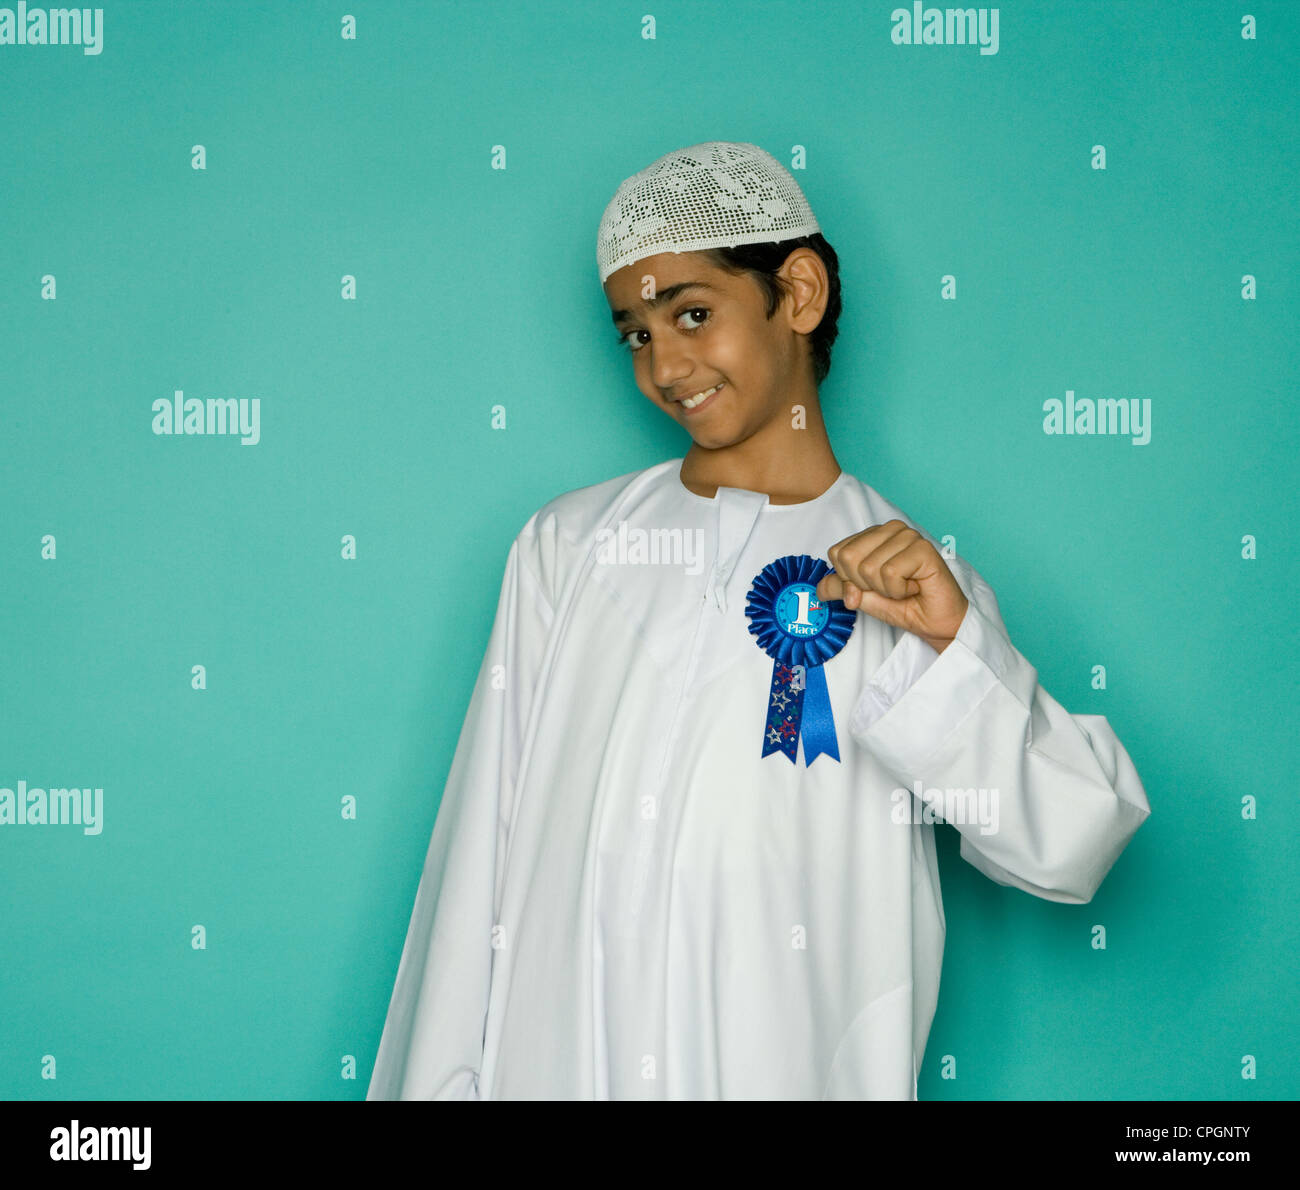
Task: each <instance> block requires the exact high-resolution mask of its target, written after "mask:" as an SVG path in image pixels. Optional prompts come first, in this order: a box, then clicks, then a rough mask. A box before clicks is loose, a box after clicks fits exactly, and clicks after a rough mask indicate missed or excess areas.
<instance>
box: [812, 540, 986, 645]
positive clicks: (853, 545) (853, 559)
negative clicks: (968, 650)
mask: <svg viewBox="0 0 1300 1190" xmlns="http://www.w3.org/2000/svg"><path fill="white" fill-rule="evenodd" d="M826 557H827V560H828V561H829V562H830V564H831V565H832V566H833V567H834V568H835V569H834V571H833V572H832V573H830V574H828V575H826V576H825V577H823V579H822V581H821V582H819V583H818V584H817V598H818V599H840V600H843V601H844V606H845V607H847V608H849V609H850V610H851V611H864V612H866V613H867V614H868V615H869V616H874V617H875V618H876V619H877V620H883V621H884V622H885V623H886V624H892V625H894V626H895V627H896V628H904V629H906V630H907V631H908V632H910V633H912V634H913V635H915V636H919V637H920V638H921V639H922V640H923V641H925V642H926V644H928V645H929V646H930V647H931V648H933V649H934V650H936V651H937V652H939V653H942V652H943V651H944V649H946V648H947V647H948V645H949V644H951V643H952V638H953V637H954V636H956V635H957V629H958V628H960V627H961V622H962V620H963V619H965V616H966V608H967V607H968V606H969V604H968V601H967V599H966V596H965V595H964V594H963V593H962V589H961V588H960V587H959V586H958V585H957V580H956V579H955V578H953V576H952V571H950V570H949V569H948V566H947V564H946V563H945V562H944V560H943V558H942V557H941V556H940V555H939V551H938V550H936V549H935V548H934V546H933V545H931V544H930V542H928V541H927V540H926V539H925V538H924V537H922V536H921V534H920V533H918V532H917V531H916V530H915V529H913V528H911V527H910V526H908V525H905V524H903V522H902V521H886V522H885V523H884V524H883V525H872V526H871V527H870V528H869V529H864V530H863V531H862V532H861V533H855V534H853V536H852V537H846V538H844V540H843V541H837V542H836V543H835V544H834V545H833V546H831V547H830V548H829V549H828V550H827V551H826Z"/></svg>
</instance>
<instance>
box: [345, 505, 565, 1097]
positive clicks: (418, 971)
mask: <svg viewBox="0 0 1300 1190" xmlns="http://www.w3.org/2000/svg"><path fill="white" fill-rule="evenodd" d="M526 532H527V530H525V533H521V534H520V536H519V538H517V539H516V540H515V542H514V543H513V544H512V545H511V547H510V552H509V555H508V556H507V560H506V568H505V579H504V581H503V583H502V586H501V595H500V599H499V601H498V604H497V610H496V618H495V620H494V622H493V625H492V633H491V637H490V639H489V641H488V646H487V651H486V653H485V654H484V657H483V661H482V664H481V665H480V667H479V672H478V678H477V681H476V682H475V685H474V691H473V694H472V696H471V698H470V704H469V709H468V711H467V713H466V715H465V720H464V723H463V725H462V727H461V731H460V737H459V740H458V742H457V744H456V751H455V753H454V755H453V758H452V763H451V768H450V771H449V773H448V776H447V783H446V785H445V787H444V789H443V794H442V801H441V803H440V804H439V806H438V812H437V817H436V820H435V822H434V826H433V834H432V837H431V839H430V842H429V849H428V853H427V856H426V858H425V862H424V869H423V872H422V874H421V877H420V883H419V887H418V888H417V890H416V894H415V905H414V908H413V910H412V913H411V920H410V926H409V928H408V930H407V934H406V942H405V945H404V946H403V949H402V957H401V960H400V961H399V963H398V968H397V978H396V982H395V984H394V987H393V994H392V998H391V1000H390V1002H389V1007H388V1016H387V1019H386V1020H385V1022H384V1029H383V1034H382V1036H381V1037H380V1041H379V1051H378V1054H377V1056H376V1058H375V1067H374V1071H373V1073H372V1074H371V1078H370V1088H369V1090H368V1092H367V1094H366V1098H367V1099H477V1098H478V1074H479V1068H480V1065H481V1063H482V1057H483V1029H484V1021H485V1018H486V1015H487V1001H488V988H489V985H490V982H491V975H492V961H493V956H494V954H495V951H494V949H493V946H492V931H493V925H494V923H495V921H496V912H497V910H498V909H499V903H498V900H499V895H500V873H501V870H502V864H503V861H504V858H505V846H506V842H507V840H508V837H509V824H510V821H511V811H512V807H513V802H514V790H515V780H516V777H517V774H518V770H519V755H520V747H521V744H522V740H523V731H524V726H525V724H526V723H527V720H528V713H529V709H530V707H531V704H532V699H533V694H534V691H535V689H536V685H537V678H538V672H539V669H540V665H541V658H542V652H543V647H544V645H545V641H546V633H547V631H548V629H549V627H550V623H551V616H552V612H551V607H550V604H549V603H548V601H547V599H546V596H545V593H544V591H543V588H542V586H541V584H540V583H539V581H538V579H537V577H536V575H535V574H534V572H533V570H532V569H531V567H530V565H529V563H528V561H527V558H528V553H529V551H528V549H527V548H526V542H527V541H528V538H527V536H526ZM497 667H503V668H501V669H498V668H497Z"/></svg>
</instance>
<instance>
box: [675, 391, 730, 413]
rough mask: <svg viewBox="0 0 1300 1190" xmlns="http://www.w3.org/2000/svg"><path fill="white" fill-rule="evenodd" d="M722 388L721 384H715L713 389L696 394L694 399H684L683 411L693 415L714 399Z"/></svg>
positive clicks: (682, 401) (682, 402)
mask: <svg viewBox="0 0 1300 1190" xmlns="http://www.w3.org/2000/svg"><path fill="white" fill-rule="evenodd" d="M721 387H722V385H721V384H715V385H714V386H713V387H712V388H706V389H705V390H704V391H703V392H702V393H696V394H695V396H693V397H683V398H682V400H681V402H680V404H681V407H682V409H683V410H684V411H685V412H687V413H691V412H693V411H694V410H696V409H698V408H699V407H700V406H701V405H704V404H707V403H708V402H709V401H710V400H712V399H713V396H714V394H715V393H717V391H718V390H719V389H720V388H721Z"/></svg>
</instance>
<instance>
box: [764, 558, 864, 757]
mask: <svg viewBox="0 0 1300 1190" xmlns="http://www.w3.org/2000/svg"><path fill="white" fill-rule="evenodd" d="M830 572H831V566H830V564H829V563H827V562H824V561H822V560H821V559H820V558H811V557H809V556H808V555H807V554H787V555H786V556H785V557H783V558H777V559H776V561H775V562H769V563H768V564H767V565H766V566H764V567H763V569H762V570H761V571H760V572H759V573H758V574H757V575H756V576H755V577H754V582H753V585H752V586H751V587H750V589H749V602H748V603H747V604H746V605H745V615H746V616H748V617H749V631H750V632H751V633H752V634H753V635H754V636H755V637H756V638H757V644H758V647H759V648H761V649H762V650H763V652H765V653H766V654H767V655H768V656H769V657H771V658H772V684H771V689H770V692H769V695H768V704H767V721H766V723H765V724H764V727H763V756H770V755H771V754H772V753H773V752H781V753H784V754H785V755H786V756H788V757H789V758H790V763H791V764H794V763H795V755H796V752H797V750H798V747H799V738H800V735H801V734H802V736H803V752H804V763H805V764H812V762H813V761H814V760H816V759H817V757H818V756H820V755H821V754H822V753H823V752H824V753H826V755H827V756H830V757H832V758H833V759H835V760H839V758H840V750H839V745H838V743H837V742H836V739H835V719H834V717H833V716H832V715H831V700H830V694H829V693H828V691H827V689H826V675H825V674H824V673H822V666H823V665H825V664H826V662H827V661H829V660H830V659H831V658H832V657H834V656H835V654H836V653H838V652H839V651H840V650H841V649H842V648H844V646H845V645H846V644H847V643H848V639H849V636H850V635H851V634H852V632H853V624H854V621H855V620H856V619H857V616H856V615H855V614H854V613H853V612H851V611H849V609H848V608H846V607H845V606H844V604H843V602H842V601H841V600H838V599H827V600H822V599H818V598H817V583H818V582H819V581H820V580H821V578H822V576H823V575H826V574H829V573H830Z"/></svg>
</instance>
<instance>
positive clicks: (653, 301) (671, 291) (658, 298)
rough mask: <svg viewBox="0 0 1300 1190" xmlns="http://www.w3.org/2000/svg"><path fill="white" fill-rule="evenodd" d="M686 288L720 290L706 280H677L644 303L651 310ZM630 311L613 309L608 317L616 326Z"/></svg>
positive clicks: (670, 299)
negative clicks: (674, 283)
mask: <svg viewBox="0 0 1300 1190" xmlns="http://www.w3.org/2000/svg"><path fill="white" fill-rule="evenodd" d="M688 289H707V290H709V291H710V292H712V293H721V292H722V290H720V289H719V288H718V287H717V286H716V285H710V284H709V283H708V282H707V281H679V282H678V283H677V284H676V285H670V286H668V288H667V289H661V290H659V292H658V293H656V294H655V296H654V297H652V298H648V299H647V300H646V303H645V305H646V307H647V309H650V310H653V309H655V308H656V307H658V306H662V305H663V304H664V302H671V301H672V300H673V298H675V297H677V296H678V295H679V294H681V293H683V292H685V291H686V290H688ZM631 313H632V312H631V311H630V310H615V311H614V312H613V313H612V314H611V315H610V317H611V318H612V319H613V320H614V325H615V326H617V325H618V324H619V323H620V322H622V321H623V320H624V319H625V318H627V317H628V316H629V315H630V314H631Z"/></svg>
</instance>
